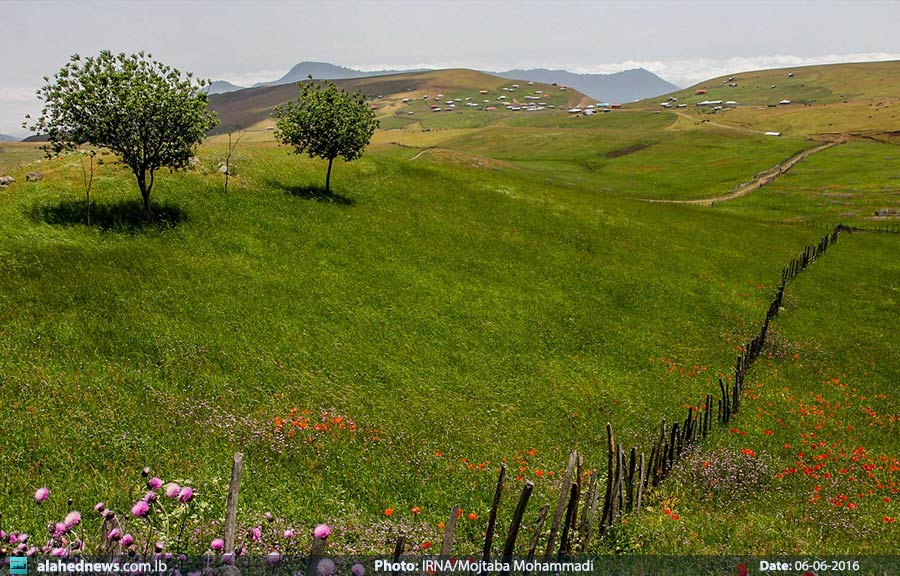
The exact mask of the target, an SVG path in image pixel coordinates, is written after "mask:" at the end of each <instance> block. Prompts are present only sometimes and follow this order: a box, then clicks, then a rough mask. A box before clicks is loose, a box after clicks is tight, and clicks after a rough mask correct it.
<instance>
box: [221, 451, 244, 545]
mask: <svg viewBox="0 0 900 576" xmlns="http://www.w3.org/2000/svg"><path fill="white" fill-rule="evenodd" d="M243 469H244V455H243V454H241V453H240V452H237V453H235V455H234V459H233V461H232V464H231V484H229V486H228V500H227V501H226V503H225V551H226V552H229V553H231V552H234V531H235V522H236V519H237V504H238V491H239V490H240V487H241V471H242V470H243Z"/></svg>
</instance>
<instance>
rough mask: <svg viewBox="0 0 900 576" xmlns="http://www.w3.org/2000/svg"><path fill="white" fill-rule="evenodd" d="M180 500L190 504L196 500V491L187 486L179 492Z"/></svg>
mask: <svg viewBox="0 0 900 576" xmlns="http://www.w3.org/2000/svg"><path fill="white" fill-rule="evenodd" d="M178 499H179V500H181V501H182V502H190V501H191V500H193V499H194V489H193V488H189V487H187V486H185V487H184V488H182V489H181V491H180V492H178Z"/></svg>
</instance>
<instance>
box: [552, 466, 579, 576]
mask: <svg viewBox="0 0 900 576" xmlns="http://www.w3.org/2000/svg"><path fill="white" fill-rule="evenodd" d="M577 464H578V452H577V451H574V450H573V451H572V453H571V454H569V465H568V466H567V467H566V476H565V478H563V485H562V489H561V490H560V493H559V500H558V501H557V503H556V511H555V512H554V513H553V523H552V524H550V536H549V538H548V539H547V549H546V550H545V552H544V560H550V558H552V557H553V549H554V548H555V547H556V535H557V534H558V533H559V523H560V522H561V521H562V519H563V518H562V516H563V513H564V512H565V510H566V502H567V501H568V500H569V486H570V485H571V484H572V474H574V473H575V467H576V465H577Z"/></svg>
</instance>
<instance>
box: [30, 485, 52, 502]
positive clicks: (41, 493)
mask: <svg viewBox="0 0 900 576" xmlns="http://www.w3.org/2000/svg"><path fill="white" fill-rule="evenodd" d="M49 497H50V490H48V489H47V488H38V489H37V490H35V491H34V501H35V502H37V503H38V504H40V503H41V502H44V501H45V500H47V498H49Z"/></svg>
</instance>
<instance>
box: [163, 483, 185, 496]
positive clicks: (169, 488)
mask: <svg viewBox="0 0 900 576" xmlns="http://www.w3.org/2000/svg"><path fill="white" fill-rule="evenodd" d="M180 492H181V486H179V485H178V484H176V483H175V482H169V483H168V484H166V487H165V493H166V498H171V499H172V500H174V499H176V498H178V494H179V493H180Z"/></svg>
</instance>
